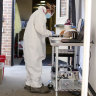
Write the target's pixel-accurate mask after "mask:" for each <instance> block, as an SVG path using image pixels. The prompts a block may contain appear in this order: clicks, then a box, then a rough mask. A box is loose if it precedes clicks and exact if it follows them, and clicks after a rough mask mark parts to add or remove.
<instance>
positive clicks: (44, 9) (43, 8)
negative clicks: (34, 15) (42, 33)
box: [38, 6, 46, 13]
mask: <svg viewBox="0 0 96 96" xmlns="http://www.w3.org/2000/svg"><path fill="white" fill-rule="evenodd" d="M38 10H42V11H43V12H44V13H46V8H45V7H44V6H39V7H38Z"/></svg>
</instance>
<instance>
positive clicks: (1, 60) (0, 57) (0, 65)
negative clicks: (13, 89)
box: [0, 55, 6, 80]
mask: <svg viewBox="0 0 96 96" xmlns="http://www.w3.org/2000/svg"><path fill="white" fill-rule="evenodd" d="M5 60H6V56H5V55H0V68H1V69H2V71H3V72H2V80H3V77H4V65H5Z"/></svg>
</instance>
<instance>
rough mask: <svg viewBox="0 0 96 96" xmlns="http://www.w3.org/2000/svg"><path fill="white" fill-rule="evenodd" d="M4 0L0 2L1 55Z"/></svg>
mask: <svg viewBox="0 0 96 96" xmlns="http://www.w3.org/2000/svg"><path fill="white" fill-rule="evenodd" d="M2 22H3V0H0V55H1V48H2Z"/></svg>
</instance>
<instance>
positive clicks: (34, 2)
mask: <svg viewBox="0 0 96 96" xmlns="http://www.w3.org/2000/svg"><path fill="white" fill-rule="evenodd" d="M40 1H46V2H48V3H50V4H56V0H33V7H34V6H36V4H38V3H40Z"/></svg>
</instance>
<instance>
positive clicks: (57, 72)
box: [55, 47, 58, 91]
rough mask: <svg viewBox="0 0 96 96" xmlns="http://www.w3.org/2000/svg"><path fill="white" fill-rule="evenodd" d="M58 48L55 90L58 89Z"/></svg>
mask: <svg viewBox="0 0 96 96" xmlns="http://www.w3.org/2000/svg"><path fill="white" fill-rule="evenodd" d="M55 48H56V60H55V61H56V89H55V91H58V47H55Z"/></svg>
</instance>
